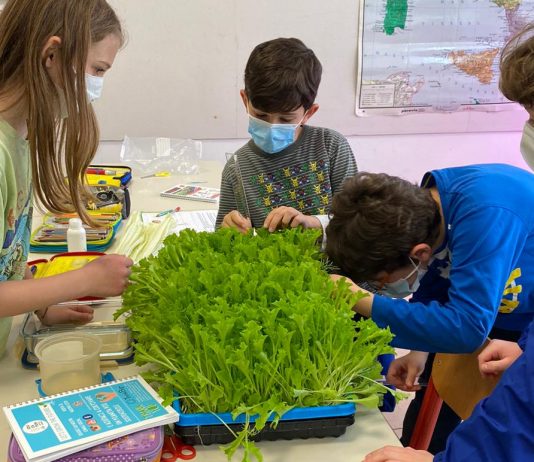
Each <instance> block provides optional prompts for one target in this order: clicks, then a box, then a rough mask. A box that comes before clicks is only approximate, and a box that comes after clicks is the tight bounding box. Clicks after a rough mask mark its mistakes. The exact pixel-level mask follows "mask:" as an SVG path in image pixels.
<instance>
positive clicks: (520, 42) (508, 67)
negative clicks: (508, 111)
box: [499, 23, 534, 108]
mask: <svg viewBox="0 0 534 462" xmlns="http://www.w3.org/2000/svg"><path fill="white" fill-rule="evenodd" d="M500 71H501V78H500V81H499V88H500V89H501V92H502V93H503V95H504V96H506V97H507V98H508V99H509V100H510V101H515V102H517V103H519V104H521V105H522V106H524V107H526V108H534V23H532V24H530V25H528V26H527V27H525V28H524V29H523V30H522V31H520V32H519V33H518V34H516V35H515V36H514V37H512V39H510V40H509V41H508V43H507V44H506V45H505V46H504V48H503V50H502V53H501V61H500Z"/></svg>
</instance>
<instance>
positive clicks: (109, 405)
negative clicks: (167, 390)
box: [4, 376, 178, 462]
mask: <svg viewBox="0 0 534 462" xmlns="http://www.w3.org/2000/svg"><path fill="white" fill-rule="evenodd" d="M4 413H5V415H6V417H7V420H8V423H9V425H10V427H11V430H12V432H13V436H14V438H15V440H16V441H17V443H18V447H19V448H20V452H22V454H23V455H24V458H25V459H26V461H27V462H51V461H54V460H57V459H60V458H62V457H65V456H68V455H70V454H74V453H77V452H80V451H82V450H84V449H87V448H92V447H94V446H97V445H99V444H102V443H105V442H107V441H111V440H115V439H117V438H120V437H123V436H125V435H131V434H132V433H137V432H140V431H141V430H146V429H151V428H155V427H159V426H162V425H166V424H169V423H173V422H177V421H178V413H177V412H176V411H175V410H173V409H172V408H171V407H170V406H167V407H164V406H162V404H161V398H159V396H158V395H157V393H156V392H155V391H154V390H153V389H152V388H151V387H150V385H148V383H147V382H146V381H145V380H143V378H142V377H140V376H135V377H129V378H126V379H120V380H115V381H113V382H108V383H104V384H100V385H95V386H93V387H87V388H83V389H79V390H73V391H69V392H65V393H60V394H58V395H52V396H48V397H45V398H40V399H36V400H33V401H28V402H23V403H18V404H14V405H10V406H6V407H4ZM10 452H12V451H10Z"/></svg>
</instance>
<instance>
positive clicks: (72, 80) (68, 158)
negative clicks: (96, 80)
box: [0, 0, 124, 223]
mask: <svg viewBox="0 0 534 462" xmlns="http://www.w3.org/2000/svg"><path fill="white" fill-rule="evenodd" d="M109 34H115V35H116V36H117V37H118V38H119V40H120V41H121V44H122V43H123V42H124V36H123V33H122V29H121V25H120V22H119V20H118V18H117V16H116V14H115V12H114V11H113V9H112V8H111V7H110V6H109V5H108V4H107V2H106V1H105V0H9V1H8V2H7V3H6V5H5V7H4V9H3V11H2V13H1V14H0V98H8V97H9V95H17V96H18V100H17V101H16V102H15V104H17V103H20V101H22V100H24V103H25V104H26V105H27V108H28V119H27V127H28V143H29V148H30V153H31V160H32V172H33V173H32V177H33V186H34V190H35V193H36V195H37V198H38V199H39V201H40V202H41V203H42V205H43V206H44V207H46V208H47V209H49V210H51V211H52V212H67V211H72V210H76V211H77V212H78V214H79V215H80V216H81V217H82V218H83V219H84V221H86V222H89V223H91V220H90V219H89V217H88V215H87V213H86V211H85V207H84V205H83V196H84V195H85V187H84V186H83V183H84V172H85V169H86V168H87V166H88V165H89V163H90V162H91V159H92V158H93V157H94V154H95V152H96V149H97V147H98V142H99V130H98V125H97V121H96V117H95V113H94V111H93V107H92V105H91V104H89V101H88V97H87V95H86V88H85V65H86V61H87V54H88V50H89V47H90V46H91V44H92V43H97V42H99V41H100V40H102V39H103V38H105V37H106V36H108V35H109ZM52 36H58V37H60V38H61V46H60V47H59V49H58V54H59V56H60V62H61V66H60V69H59V78H60V85H61V90H60V89H58V88H56V86H55V85H54V83H53V81H52V79H51V78H50V76H49V74H48V72H47V71H46V69H45V66H44V64H43V57H42V51H43V47H44V46H45V44H46V42H47V40H48V39H49V38H50V37H52ZM61 93H63V95H64V99H65V106H66V109H67V111H68V114H69V115H68V117H67V118H66V119H63V120H60V118H59V117H60V114H59V113H60V106H61V103H60V98H61ZM63 166H64V167H63ZM64 170H65V171H66V174H67V177H68V183H67V182H65V179H64Z"/></svg>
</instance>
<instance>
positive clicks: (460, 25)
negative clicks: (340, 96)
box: [356, 0, 534, 116]
mask: <svg viewBox="0 0 534 462" xmlns="http://www.w3.org/2000/svg"><path fill="white" fill-rule="evenodd" d="M359 17H360V24H359V31H360V33H359V39H360V40H359V42H358V79H357V88H356V91H357V98H356V114H357V115H360V116H370V115H386V114H396V115H399V114H409V113H414V112H435V111H447V112H451V111H461V110H486V111H495V110H504V109H511V106H512V105H511V104H509V101H508V100H507V99H506V98H505V97H504V96H503V95H502V94H501V92H500V91H499V87H498V81H499V57H500V53H501V50H502V47H503V45H504V44H505V43H506V42H507V40H508V39H510V38H511V37H512V36H513V35H515V34H516V33H517V32H519V31H520V30H521V29H522V28H523V27H524V26H525V25H526V24H528V23H529V22H531V21H534V0H360V16H359Z"/></svg>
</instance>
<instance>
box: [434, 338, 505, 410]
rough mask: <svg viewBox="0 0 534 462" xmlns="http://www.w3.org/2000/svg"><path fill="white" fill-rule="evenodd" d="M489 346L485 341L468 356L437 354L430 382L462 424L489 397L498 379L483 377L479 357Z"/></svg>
mask: <svg viewBox="0 0 534 462" xmlns="http://www.w3.org/2000/svg"><path fill="white" fill-rule="evenodd" d="M488 344H489V340H486V341H485V342H484V344H483V345H482V346H481V347H480V348H478V350H476V351H474V352H473V353H469V354H449V353H437V354H436V356H435V358H434V363H433V365H432V381H433V382H434V387H435V389H436V391H437V393H438V395H439V397H440V398H441V399H442V400H443V401H444V402H445V403H447V404H448V405H449V407H450V408H451V409H452V410H453V411H454V412H456V414H458V415H459V416H460V417H461V418H462V419H463V420H465V419H467V418H468V417H469V416H470V415H471V413H472V412H473V409H474V408H475V406H476V405H477V404H478V403H479V402H480V401H481V400H482V399H484V398H486V397H487V396H489V395H490V394H491V392H492V391H493V389H494V388H495V386H496V385H497V383H498V382H499V378H500V377H494V376H489V377H486V376H482V374H481V373H480V371H479V369H478V359H477V357H478V355H479V354H480V352H481V351H482V350H483V349H484V348H486V346H487V345H488Z"/></svg>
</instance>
